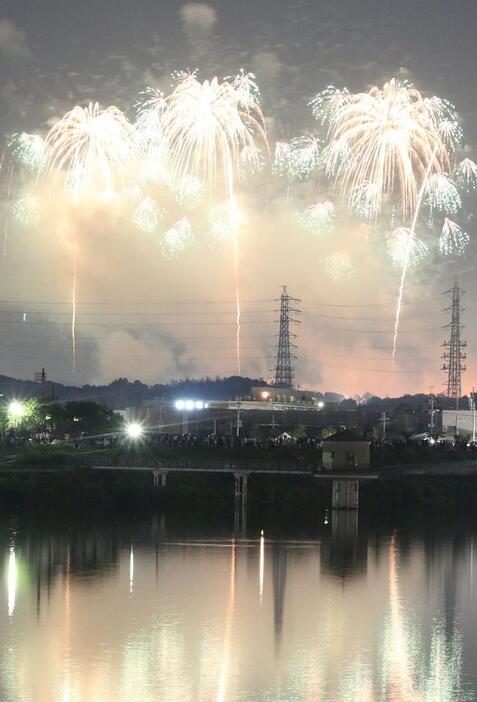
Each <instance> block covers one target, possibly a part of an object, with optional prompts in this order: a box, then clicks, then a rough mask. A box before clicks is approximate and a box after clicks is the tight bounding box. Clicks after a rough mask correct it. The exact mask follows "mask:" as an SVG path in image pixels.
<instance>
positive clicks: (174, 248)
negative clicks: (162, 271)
mask: <svg viewBox="0 0 477 702" xmlns="http://www.w3.org/2000/svg"><path fill="white" fill-rule="evenodd" d="M192 240H193V234H192V227H191V224H190V222H189V220H188V219H186V218H185V217H184V218H183V219H181V220H179V221H178V222H176V223H175V224H174V226H173V227H171V228H170V229H168V230H167V231H166V233H165V234H164V236H163V237H162V239H161V243H160V249H161V254H162V255H163V256H164V258H167V259H169V260H173V259H175V258H179V256H180V255H181V254H182V253H183V252H184V251H185V250H186V249H187V248H188V247H189V246H190V245H191V243H192Z"/></svg>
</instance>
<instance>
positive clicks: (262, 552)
mask: <svg viewBox="0 0 477 702" xmlns="http://www.w3.org/2000/svg"><path fill="white" fill-rule="evenodd" d="M264 575H265V537H264V535H263V530H262V532H261V535H260V563H259V569H258V593H259V596H260V607H261V606H262V602H263V580H264Z"/></svg>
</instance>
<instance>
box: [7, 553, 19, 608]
mask: <svg viewBox="0 0 477 702" xmlns="http://www.w3.org/2000/svg"><path fill="white" fill-rule="evenodd" d="M7 579H8V584H7V604H8V616H9V617H11V616H12V615H13V612H14V611H15V600H16V595H17V561H16V557H15V546H10V552H9V554H8V576H7Z"/></svg>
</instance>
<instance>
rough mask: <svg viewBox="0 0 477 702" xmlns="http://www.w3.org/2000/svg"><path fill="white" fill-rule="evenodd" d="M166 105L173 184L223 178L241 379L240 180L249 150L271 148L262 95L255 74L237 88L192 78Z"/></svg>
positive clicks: (163, 125) (209, 182) (164, 127)
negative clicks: (237, 187)
mask: <svg viewBox="0 0 477 702" xmlns="http://www.w3.org/2000/svg"><path fill="white" fill-rule="evenodd" d="M166 105H167V107H166V109H165V111H164V114H163V117H162V121H161V129H162V133H163V134H164V139H165V143H166V144H167V148H168V151H169V153H170V155H171V173H172V176H173V178H174V179H175V180H176V181H177V180H178V181H179V182H180V180H181V179H183V178H184V177H186V176H188V177H190V176H192V177H195V178H199V179H200V180H203V181H204V183H205V184H206V186H208V187H209V188H212V187H213V185H214V184H215V182H216V181H217V177H218V174H219V172H220V175H221V179H222V187H223V188H224V190H225V193H226V196H227V201H228V207H229V212H230V215H229V216H230V221H231V227H232V237H231V238H232V249H233V251H232V255H233V266H234V286H235V301H236V326H237V347H236V348H237V370H238V372H239V373H240V372H241V364H240V276H239V266H240V245H239V231H238V221H237V217H236V208H235V179H236V177H239V176H240V172H241V155H242V154H243V152H244V150H247V151H252V152H254V153H255V151H256V145H255V141H256V136H258V137H260V138H261V139H262V140H263V142H264V143H265V144H266V145H267V139H266V133H265V122H264V118H263V115H262V112H261V109H260V106H259V104H258V91H257V89H256V88H255V82H254V77H253V76H252V75H251V74H246V75H245V74H241V75H240V76H239V77H238V78H237V79H236V80H235V81H234V82H233V83H230V82H228V81H227V80H225V81H223V82H219V80H218V79H217V78H213V79H212V80H211V81H204V82H203V83H200V82H199V81H198V80H197V78H196V77H195V75H193V74H192V75H186V76H184V77H182V78H181V80H180V81H179V82H178V84H177V86H176V88H175V90H174V91H173V93H172V94H171V95H170V96H169V97H168V98H166ZM267 148H268V145H267ZM242 170H243V169H242Z"/></svg>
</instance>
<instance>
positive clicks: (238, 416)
mask: <svg viewBox="0 0 477 702" xmlns="http://www.w3.org/2000/svg"><path fill="white" fill-rule="evenodd" d="M236 436H237V437H239V436H240V402H237V431H236Z"/></svg>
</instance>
